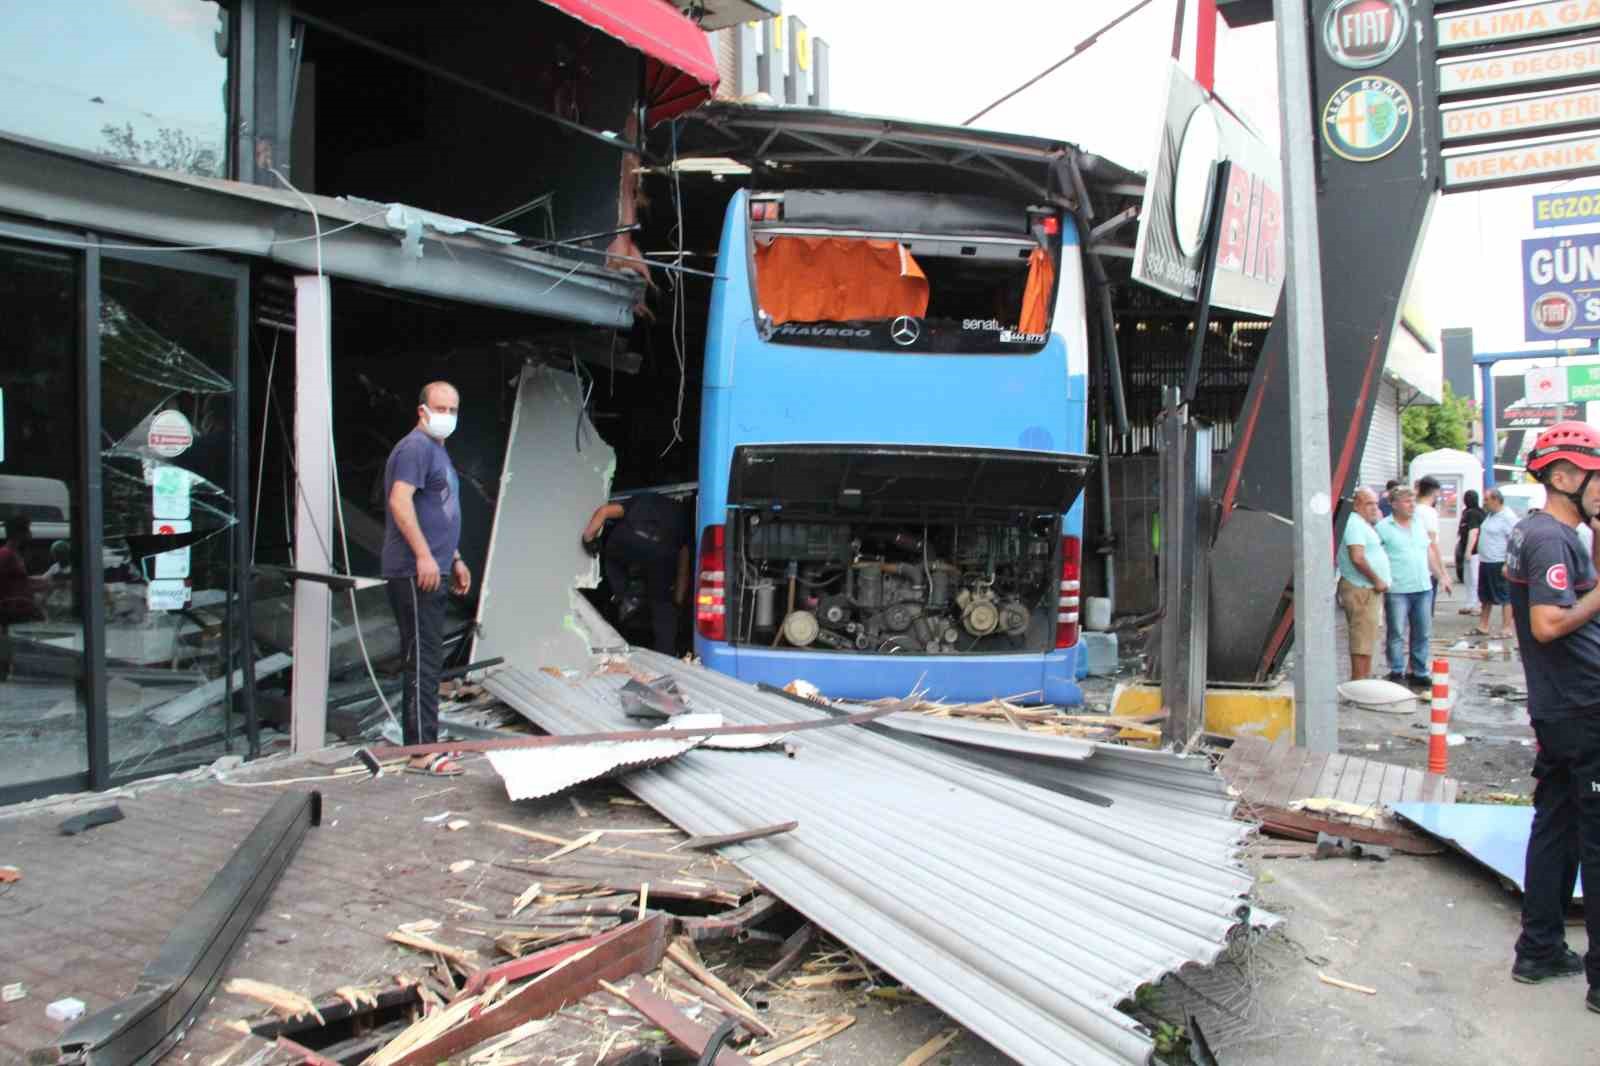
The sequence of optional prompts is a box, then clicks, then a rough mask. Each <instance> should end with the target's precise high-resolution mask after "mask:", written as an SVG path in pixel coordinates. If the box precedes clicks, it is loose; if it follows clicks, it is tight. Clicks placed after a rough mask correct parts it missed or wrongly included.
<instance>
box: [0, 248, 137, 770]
mask: <svg viewBox="0 0 1600 1066" xmlns="http://www.w3.org/2000/svg"><path fill="white" fill-rule="evenodd" d="M78 286H79V261H78V259H77V257H75V256H72V255H69V254H64V253H58V252H54V251H49V250H42V249H31V248H20V247H16V246H12V245H0V321H3V322H4V323H5V324H6V325H5V329H4V331H3V332H0V538H3V540H4V544H3V546H0V767H3V768H4V770H3V773H0V787H4V786H27V785H31V784H35V783H38V782H43V781H49V780H52V779H55V778H61V777H67V776H70V775H73V774H79V773H82V772H83V771H84V770H85V769H87V767H88V747H87V734H86V728H87V721H88V719H87V708H88V706H89V700H88V697H87V693H86V691H85V675H84V655H83V638H84V631H83V603H82V602H81V597H80V591H81V590H80V588H79V585H78V582H77V581H76V580H75V575H76V573H77V569H78V567H79V565H80V564H81V558H80V556H81V553H82V550H83V542H84V532H85V531H84V530H83V529H82V528H81V526H80V523H79V520H78V516H79V505H80V497H79V482H80V477H79V467H78V447H77V442H78V440H79V439H80V436H81V434H80V432H79V422H78V386H77V382H78V369H77V368H78V350H77V349H78V346H77V337H78V336H79V331H78V328H77V325H78V321H79V319H78ZM120 694H121V692H120V690H116V691H113V693H112V697H113V699H115V698H116V697H117V696H119V695H120Z"/></svg>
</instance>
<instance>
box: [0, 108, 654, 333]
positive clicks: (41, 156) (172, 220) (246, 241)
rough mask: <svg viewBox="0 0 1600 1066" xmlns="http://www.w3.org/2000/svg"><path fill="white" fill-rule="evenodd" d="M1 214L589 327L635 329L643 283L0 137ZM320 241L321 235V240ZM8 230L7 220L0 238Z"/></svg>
mask: <svg viewBox="0 0 1600 1066" xmlns="http://www.w3.org/2000/svg"><path fill="white" fill-rule="evenodd" d="M0 212H6V213H13V214H16V215H19V216H26V217H28V218H30V219H34V220H44V221H48V222H52V223H57V224H60V225H65V226H71V227H75V228H79V229H84V230H88V231H90V232H93V233H96V234H97V235H102V236H101V239H102V240H108V241H109V242H112V243H114V242H115V241H116V240H117V239H118V238H117V237H113V236H109V235H121V236H125V237H126V238H130V239H133V240H141V241H148V242H155V250H159V244H169V245H177V246H182V247H189V248H194V249H196V250H199V249H205V250H214V251H218V252H225V253H233V254H236V255H241V256H252V257H257V258H261V259H265V260H268V261H270V262H275V263H279V264H282V265H284V266H286V267H288V268H290V269H291V270H294V271H296V272H299V273H306V274H311V273H317V272H318V271H321V272H324V273H326V274H327V275H329V276H330V277H335V278H340V279H344V280H348V281H359V282H365V283H367V284H370V285H374V286H377V287H379V288H384V289H394V290H397V291H402V292H411V293H417V294H421V295H425V296H434V297H439V298H443V299H449V300H456V301H459V302H462V303H468V304H476V305H480V306H485V307H497V308H502V309H505V310H509V311H519V312H524V313H527V314H535V315H541V316H545V317H549V318H555V319H563V320H568V321H574V322H581V323H584V324H587V325H594V326H602V327H606V328H610V329H627V328H630V327H631V326H632V324H633V307H634V305H635V304H636V303H638V302H639V300H640V298H641V297H642V295H643V282H642V281H641V280H640V279H639V278H638V276H637V275H635V274H631V273H625V272H621V271H615V270H609V269H607V268H605V267H604V266H602V265H600V264H598V263H594V264H591V263H586V262H582V261H579V262H574V261H572V260H570V259H563V258H560V257H557V256H553V255H546V254H544V253H540V252H533V251H528V250H526V249H523V248H519V247H517V246H516V244H515V243H512V242H513V241H514V240H515V235H511V236H510V238H509V239H508V237H507V235H505V234H504V232H503V231H497V230H493V229H491V228H489V227H484V226H478V225H476V224H473V223H467V222H464V221H462V220H447V219H444V217H443V216H438V215H433V214H431V213H429V212H424V211H419V210H417V209H414V208H406V207H405V206H404V205H374V204H362V203H352V202H349V201H345V200H339V199H334V198H332V197H327V196H318V195H315V194H307V195H301V194H299V193H295V192H290V191H289V190H279V189H272V188H267V187H265V186H260V185H250V184H246V183H243V182H237V181H227V180H223V179H218V178H204V177H197V176H194V175H188V174H178V173H174V172H171V171H163V170H156V169H154V168H149V167H142V166H132V165H127V164H120V163H115V162H111V161H107V160H103V159H99V158H96V157H94V156H91V155H88V154H87V153H81V152H75V151H71V150H69V149H62V148H57V147H54V146H50V145H45V144H41V143H39V142H36V141H29V140H23V139H19V138H12V137H0ZM319 232H320V236H319ZM6 234H7V226H6V224H5V222H4V220H3V219H0V236H5V235H6Z"/></svg>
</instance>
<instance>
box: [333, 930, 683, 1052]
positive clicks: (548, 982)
mask: <svg viewBox="0 0 1600 1066" xmlns="http://www.w3.org/2000/svg"><path fill="white" fill-rule="evenodd" d="M667 933H668V926H667V916H666V915H664V914H658V915H654V916H652V917H651V918H650V919H649V920H647V921H644V922H630V923H629V924H628V925H626V926H624V927H623V928H622V930H621V931H620V932H619V934H618V935H617V936H616V937H615V938H613V939H610V940H608V941H606V942H605V943H603V944H594V945H590V946H588V947H585V948H584V949H583V950H582V951H579V952H577V953H576V954H574V955H572V956H570V957H568V958H566V959H563V960H562V961H561V962H560V963H558V964H556V965H555V966H553V967H551V968H550V969H548V970H545V971H544V972H543V973H541V974H540V975H538V976H537V977H535V978H534V979H533V980H531V981H528V982H527V983H526V984H523V985H522V986H521V987H520V988H517V989H515V990H513V991H511V992H509V993H508V994H506V995H505V996H503V998H501V999H500V1000H499V1001H498V1002H493V1003H491V1000H492V997H493V996H494V995H495V990H496V989H497V988H503V987H505V979H504V978H499V979H495V980H494V981H492V982H491V983H490V984H489V985H488V986H486V987H485V988H484V991H482V992H480V993H478V994H477V995H472V996H467V997H464V998H459V999H457V1000H456V1001H455V1002H453V1003H451V1004H450V1005H449V1006H448V1007H446V1008H445V1009H444V1010H443V1011H440V1012H438V1013H437V1014H435V1015H430V1016H429V1018H424V1019H422V1021H420V1022H418V1023H416V1025H413V1026H412V1027H411V1028H412V1029H416V1028H417V1027H418V1026H420V1025H423V1024H424V1023H426V1022H428V1021H429V1020H430V1018H436V1017H439V1016H441V1015H446V1014H448V1015H450V1016H451V1017H450V1022H449V1024H446V1025H440V1026H435V1027H433V1028H432V1029H430V1030H429V1031H427V1032H426V1033H425V1034H424V1038H423V1039H411V1040H409V1041H408V1042H407V1043H406V1044H405V1046H404V1048H403V1049H402V1050H401V1051H400V1052H399V1053H397V1054H393V1055H385V1057H384V1058H383V1059H382V1060H381V1061H378V1060H377V1057H376V1056H375V1057H374V1059H372V1060H368V1062H367V1063H366V1064H365V1066H435V1064H437V1063H441V1062H444V1061H446V1060H447V1059H450V1058H452V1057H453V1056H455V1055H459V1054H460V1053H461V1052H463V1051H466V1050H468V1049H469V1048H473V1047H476V1046H477V1045H479V1044H481V1043H483V1042H484V1041H485V1040H489V1039H492V1038H494V1037H497V1036H501V1035H502V1034H504V1033H506V1032H508V1031H510V1030H512V1029H514V1028H516V1027H517V1026H519V1025H522V1024H524V1023H525V1022H528V1021H532V1020H533V1019H536V1018H544V1017H547V1016H549V1015H551V1014H554V1013H555V1012H556V1011H558V1010H560V1009H561V1008H562V1007H565V1006H567V1005H568V1004H570V1003H575V1002H577V1001H578V1000H580V999H582V998H583V997H584V996H587V995H588V994H589V993H591V992H594V991H596V990H597V989H598V988H599V987H600V984H599V982H600V981H602V980H606V981H620V980H622V979H624V978H626V977H628V976H630V975H632V974H636V973H642V972H647V971H649V970H653V969H655V967H656V966H658V965H660V963H661V959H662V957H663V956H664V954H665V952H666V944H667ZM480 1008H481V1009H480ZM407 1032H410V1030H407ZM401 1036H402V1037H403V1036H405V1034H404V1033H402V1034H401ZM400 1039H401V1037H396V1038H395V1040H396V1041H398V1040H400ZM392 1044H393V1042H391V1044H390V1045H386V1046H385V1048H384V1051H383V1052H380V1055H384V1054H385V1053H387V1052H388V1050H389V1047H390V1046H392Z"/></svg>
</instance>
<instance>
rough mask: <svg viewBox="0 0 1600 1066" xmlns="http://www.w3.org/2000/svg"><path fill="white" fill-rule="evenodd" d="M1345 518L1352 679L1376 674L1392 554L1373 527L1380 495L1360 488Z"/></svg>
mask: <svg viewBox="0 0 1600 1066" xmlns="http://www.w3.org/2000/svg"><path fill="white" fill-rule="evenodd" d="M1352 503H1353V509H1352V512H1351V514H1350V517H1349V518H1347V519H1345V523H1344V539H1343V541H1342V542H1341V543H1340V545H1339V606H1340V607H1343V608H1344V618H1345V629H1346V631H1347V634H1348V636H1349V638H1350V679H1351V680H1352V681H1359V680H1361V679H1362V678H1364V677H1369V676H1371V674H1372V649H1373V645H1375V644H1376V643H1377V642H1378V605H1379V603H1380V602H1382V600H1383V595H1384V593H1386V592H1387V591H1389V576H1390V575H1389V553H1388V552H1386V551H1384V548H1383V540H1382V538H1380V537H1379V536H1378V531H1377V530H1376V529H1374V528H1373V526H1374V524H1375V523H1376V522H1378V521H1379V517H1380V515H1381V512H1380V511H1379V510H1378V494H1377V493H1376V492H1373V491H1372V490H1371V489H1368V488H1359V489H1356V491H1355V496H1354V497H1353V498H1352Z"/></svg>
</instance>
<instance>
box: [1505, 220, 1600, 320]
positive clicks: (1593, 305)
mask: <svg viewBox="0 0 1600 1066" xmlns="http://www.w3.org/2000/svg"><path fill="white" fill-rule="evenodd" d="M1522 303H1523V336H1524V338H1525V339H1527V340H1530V341H1556V340H1565V339H1568V338H1573V337H1576V338H1582V339H1588V338H1590V337H1597V336H1600V233H1575V234H1572V235H1571V236H1565V237H1533V238H1529V239H1528V240H1525V241H1523V242H1522Z"/></svg>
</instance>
